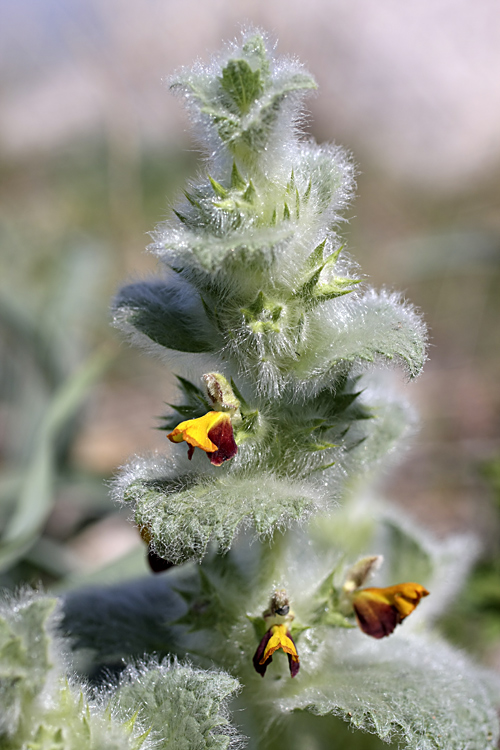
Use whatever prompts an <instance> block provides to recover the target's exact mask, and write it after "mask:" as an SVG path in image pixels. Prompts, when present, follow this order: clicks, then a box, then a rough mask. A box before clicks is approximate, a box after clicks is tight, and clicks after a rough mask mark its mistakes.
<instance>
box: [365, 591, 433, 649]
mask: <svg viewBox="0 0 500 750" xmlns="http://www.w3.org/2000/svg"><path fill="white" fill-rule="evenodd" d="M428 594H429V592H428V591H427V589H425V588H424V587H423V586H422V585H421V584H420V583H398V584H396V585H395V586H386V587H385V588H367V589H360V590H358V591H356V592H355V593H354V594H353V597H352V606H353V608H354V612H355V615H356V620H357V622H358V625H359V627H360V628H361V630H362V631H363V632H364V633H366V634H367V635H371V636H372V637H373V638H384V636H386V635H390V634H391V633H392V632H393V630H394V629H395V627H396V625H399V624H400V623H401V622H403V620H404V619H405V618H406V617H408V615H410V614H411V613H412V612H413V610H414V609H415V608H416V607H417V606H418V604H419V602H420V600H421V599H422V597H424V596H428Z"/></svg>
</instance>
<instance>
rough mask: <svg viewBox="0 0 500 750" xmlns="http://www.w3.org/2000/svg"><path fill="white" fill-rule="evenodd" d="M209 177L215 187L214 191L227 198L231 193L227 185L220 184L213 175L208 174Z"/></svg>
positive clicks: (220, 196)
mask: <svg viewBox="0 0 500 750" xmlns="http://www.w3.org/2000/svg"><path fill="white" fill-rule="evenodd" d="M208 179H209V180H210V184H211V185H212V187H213V189H214V193H216V195H218V196H219V198H226V197H227V196H228V195H229V190H227V189H226V188H225V187H223V186H222V185H220V184H219V183H218V182H216V180H214V179H213V177H210V175H208Z"/></svg>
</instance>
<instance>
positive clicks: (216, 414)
mask: <svg viewBox="0 0 500 750" xmlns="http://www.w3.org/2000/svg"><path fill="white" fill-rule="evenodd" d="M167 437H168V439H169V440H171V441H172V443H182V442H183V441H184V442H185V443H187V444H188V445H189V449H188V458H189V459H191V458H192V456H193V453H194V449H195V448H201V450H202V451H205V453H206V454H207V456H208V459H209V461H210V463H212V464H214V466H220V465H221V464H222V463H223V462H224V461H227V460H228V459H230V458H233V457H234V456H235V455H236V453H237V451H238V447H237V445H236V443H235V441H234V435H233V427H232V425H231V417H230V415H229V414H228V413H227V412H224V411H209V412H208V413H207V414H204V415H203V417H198V419H188V420H186V421H185V422H181V423H180V424H178V425H177V427H176V428H175V429H174V430H172V432H170V433H169V434H168V435H167Z"/></svg>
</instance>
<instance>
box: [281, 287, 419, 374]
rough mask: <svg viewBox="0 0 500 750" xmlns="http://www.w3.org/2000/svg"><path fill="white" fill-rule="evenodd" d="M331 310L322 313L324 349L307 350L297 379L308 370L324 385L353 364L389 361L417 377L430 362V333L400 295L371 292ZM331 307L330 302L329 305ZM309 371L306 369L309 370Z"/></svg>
mask: <svg viewBox="0 0 500 750" xmlns="http://www.w3.org/2000/svg"><path fill="white" fill-rule="evenodd" d="M330 305H331V307H330V308H328V317H326V316H325V312H326V310H322V311H320V312H318V313H317V315H318V318H317V323H318V326H319V325H321V326H322V327H321V339H319V341H318V343H319V346H318V348H317V349H316V351H315V352H314V353H313V352H311V351H307V352H306V353H305V355H304V357H303V359H302V360H301V361H299V362H297V364H296V365H295V367H294V369H295V371H296V373H297V375H299V374H300V375H302V376H306V372H307V370H309V372H310V373H311V374H312V373H313V372H314V377H315V378H316V380H317V381H318V382H321V381H322V378H323V377H324V376H325V375H327V374H328V372H329V371H333V372H335V371H336V369H337V368H338V367H339V365H342V364H343V363H349V362H356V361H358V362H360V361H361V362H363V361H364V362H377V361H379V360H381V359H382V360H383V359H385V360H389V361H395V362H398V361H399V362H400V363H402V364H403V365H404V367H405V369H406V370H407V372H408V374H409V375H410V377H416V376H417V375H418V374H419V373H420V371H421V369H422V367H423V364H424V362H425V359H426V330H425V326H424V324H423V323H422V321H421V319H420V317H419V316H418V314H417V313H416V312H415V310H414V309H413V308H412V307H411V306H410V305H408V304H405V303H403V302H401V299H400V297H399V295H397V294H388V293H387V292H384V291H383V292H380V293H377V292H375V291H374V290H373V289H370V290H368V291H367V292H366V293H365V294H364V295H363V296H362V297H351V295H349V298H346V301H345V303H344V305H342V300H332V301H331V302H330ZM325 307H326V303H325ZM304 366H305V367H306V368H307V370H306V372H304V373H303V374H302V373H301V370H302V369H303V368H304V369H305V367H304Z"/></svg>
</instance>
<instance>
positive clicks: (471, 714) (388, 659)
mask: <svg viewBox="0 0 500 750" xmlns="http://www.w3.org/2000/svg"><path fill="white" fill-rule="evenodd" d="M324 649H325V653H324V659H323V662H322V665H321V669H320V670H319V671H318V672H317V673H316V674H314V675H313V674H308V675H306V674H303V675H302V680H301V682H300V684H297V685H293V686H286V687H285V690H284V691H283V695H282V697H281V698H280V699H279V700H277V701H276V704H275V705H276V707H277V708H278V709H279V710H280V711H281V712H283V713H289V712H291V711H297V710H307V711H311V712H312V713H314V714H316V715H318V716H324V715H325V714H335V715H337V716H341V717H342V718H344V720H345V721H347V722H349V724H350V725H351V726H352V727H353V728H356V729H362V730H364V731H366V732H372V733H374V734H377V735H378V736H379V737H380V738H381V739H383V740H385V741H389V740H390V739H394V740H397V741H399V743H400V746H402V747H405V748H409V749H411V750H463V748H465V747H467V748H468V750H493V748H495V747H497V741H498V736H499V728H498V718H497V714H496V709H495V700H494V691H493V690H492V687H491V683H490V678H486V677H485V676H484V675H482V674H481V672H480V671H479V670H477V669H476V668H475V667H473V666H472V665H471V664H470V663H469V662H468V660H467V659H466V658H464V657H463V656H462V654H460V653H459V652H457V651H455V650H453V649H451V648H450V647H448V646H446V645H445V644H443V643H441V642H439V641H432V642H429V641H426V640H424V639H423V638H421V637H416V636H413V637H408V636H407V637H406V638H405V637H403V636H400V635H396V634H394V635H392V636H390V638H387V639H385V640H384V641H377V642H375V641H373V640H371V639H370V638H368V637H366V636H364V635H363V634H361V633H358V632H357V631H349V632H345V631H336V632H335V633H334V634H332V635H331V636H330V637H328V638H327V643H326V644H325V645H324Z"/></svg>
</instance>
